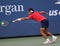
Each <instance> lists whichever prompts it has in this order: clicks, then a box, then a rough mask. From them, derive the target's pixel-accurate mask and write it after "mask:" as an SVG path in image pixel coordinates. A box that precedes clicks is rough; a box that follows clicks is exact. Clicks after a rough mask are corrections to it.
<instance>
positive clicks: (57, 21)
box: [0, 0, 60, 37]
mask: <svg viewBox="0 0 60 46" xmlns="http://www.w3.org/2000/svg"><path fill="white" fill-rule="evenodd" d="M56 2H57V0H0V21H3V20H7V21H9V20H11V21H12V20H14V19H16V18H19V17H26V16H28V14H27V10H28V8H34V9H35V10H36V11H46V12H48V13H49V15H44V14H43V15H44V16H45V17H47V18H48V19H49V23H50V26H49V31H50V32H52V33H53V34H60V4H55V3H56ZM18 5H19V6H18ZM18 7H19V8H18ZM18 9H19V10H18ZM39 29H40V23H38V22H35V21H33V20H26V21H21V22H16V23H11V24H9V25H8V26H5V27H3V26H1V24H0V37H13V36H29V35H40V32H39Z"/></svg>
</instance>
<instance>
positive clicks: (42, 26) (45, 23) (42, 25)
mask: <svg viewBox="0 0 60 46" xmlns="http://www.w3.org/2000/svg"><path fill="white" fill-rule="evenodd" d="M48 27H49V21H48V20H47V19H45V20H42V21H41V28H48Z"/></svg>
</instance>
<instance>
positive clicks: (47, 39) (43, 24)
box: [40, 20, 51, 44]
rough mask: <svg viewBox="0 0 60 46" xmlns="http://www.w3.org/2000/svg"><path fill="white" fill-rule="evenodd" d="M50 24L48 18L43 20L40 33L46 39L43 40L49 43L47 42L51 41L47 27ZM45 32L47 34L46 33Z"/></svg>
mask: <svg viewBox="0 0 60 46" xmlns="http://www.w3.org/2000/svg"><path fill="white" fill-rule="evenodd" d="M47 26H48V20H43V21H42V22H41V27H42V28H41V29H40V33H41V34H42V35H43V37H44V38H45V39H46V41H45V42H43V43H44V44H47V43H51V41H50V39H49V38H47V33H45V32H46V27H47ZM44 34H45V35H44Z"/></svg>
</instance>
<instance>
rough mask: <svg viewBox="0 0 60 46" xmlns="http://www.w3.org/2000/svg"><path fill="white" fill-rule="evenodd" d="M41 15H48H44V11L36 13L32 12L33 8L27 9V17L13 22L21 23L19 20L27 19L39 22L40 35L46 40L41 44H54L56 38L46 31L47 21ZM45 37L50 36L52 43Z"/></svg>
mask: <svg viewBox="0 0 60 46" xmlns="http://www.w3.org/2000/svg"><path fill="white" fill-rule="evenodd" d="M42 14H48V13H46V12H44V11H41V12H38V11H37V12H36V11H34V9H33V8H29V9H28V17H22V18H18V19H16V20H14V21H13V22H17V21H21V20H29V19H32V20H35V21H37V22H39V23H40V22H41V28H40V34H41V35H42V36H43V37H44V38H45V39H46V41H45V42H43V44H48V43H52V42H55V41H56V39H57V37H56V36H54V35H52V33H50V32H49V31H48V27H49V21H48V19H47V18H46V17H44V16H43V15H42ZM47 35H49V36H52V41H50V39H49V38H47Z"/></svg>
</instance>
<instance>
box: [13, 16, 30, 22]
mask: <svg viewBox="0 0 60 46" xmlns="http://www.w3.org/2000/svg"><path fill="white" fill-rule="evenodd" d="M29 19H30V18H29V17H22V18H18V19H15V20H13V21H12V22H17V21H22V20H29Z"/></svg>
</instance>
